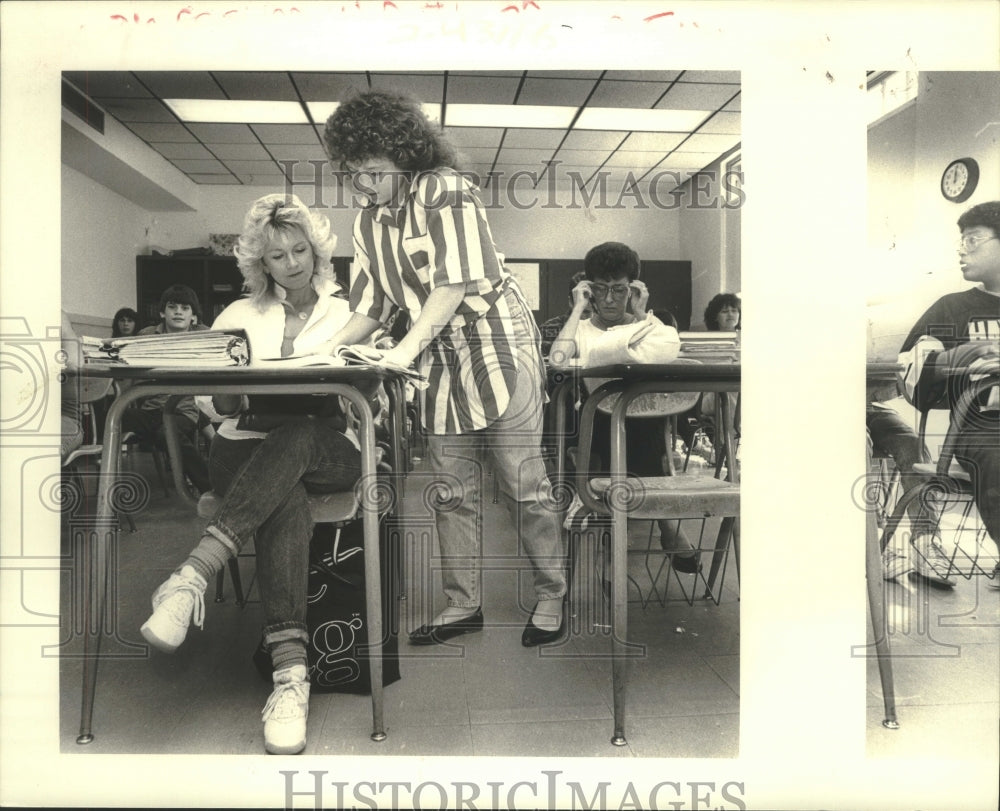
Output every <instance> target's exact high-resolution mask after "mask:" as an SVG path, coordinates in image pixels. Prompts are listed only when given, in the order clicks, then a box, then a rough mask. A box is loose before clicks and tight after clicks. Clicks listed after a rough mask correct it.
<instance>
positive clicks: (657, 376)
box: [549, 363, 741, 382]
mask: <svg viewBox="0 0 1000 811" xmlns="http://www.w3.org/2000/svg"><path fill="white" fill-rule="evenodd" d="M549 371H550V374H560V373H561V374H564V375H577V376H579V377H611V378H618V379H622V380H636V381H639V380H679V381H684V382H687V381H691V382H699V381H709V380H716V381H726V382H731V381H739V380H740V374H741V372H740V364H738V363H616V364H612V365H609V366H590V367H586V368H584V367H581V366H565V367H551V368H550V370H549Z"/></svg>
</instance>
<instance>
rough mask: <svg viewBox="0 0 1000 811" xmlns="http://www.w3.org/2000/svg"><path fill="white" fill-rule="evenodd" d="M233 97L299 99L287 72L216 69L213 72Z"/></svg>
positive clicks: (266, 99)
mask: <svg viewBox="0 0 1000 811" xmlns="http://www.w3.org/2000/svg"><path fill="white" fill-rule="evenodd" d="M212 75H213V76H214V77H215V79H216V81H217V82H218V83H219V84H220V85H222V88H223V90H225V91H226V95H227V96H228V97H229V98H231V99H254V100H262V101H298V100H299V97H298V94H296V92H295V88H294V87H293V85H292V82H291V80H290V79H289V78H288V74H287V73H283V72H282V73H274V72H263V71H249V70H247V71H244V70H234V71H215V72H214V73H213V74H212Z"/></svg>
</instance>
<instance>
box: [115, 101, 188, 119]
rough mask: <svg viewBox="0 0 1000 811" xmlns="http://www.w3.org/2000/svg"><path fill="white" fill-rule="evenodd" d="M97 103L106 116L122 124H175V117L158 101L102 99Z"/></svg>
mask: <svg viewBox="0 0 1000 811" xmlns="http://www.w3.org/2000/svg"><path fill="white" fill-rule="evenodd" d="M98 103H99V105H100V106H101V107H103V108H104V110H105V111H106V112H107V113H108V114H110V115H113V116H114V117H115V118H117V119H118V120H119V121H121V122H122V123H128V122H131V121H142V122H148V123H154V122H158V121H163V122H169V123H174V124H175V123H177V116H175V115H174V114H173V113H172V112H171V111H170V108H169V107H167V106H166V105H165V104H164V103H163V102H162V101H160V100H159V99H102V100H101V101H100V102H98Z"/></svg>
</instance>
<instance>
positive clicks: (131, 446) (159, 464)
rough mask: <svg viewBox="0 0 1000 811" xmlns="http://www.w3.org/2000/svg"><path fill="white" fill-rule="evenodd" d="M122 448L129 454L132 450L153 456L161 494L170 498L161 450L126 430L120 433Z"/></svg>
mask: <svg viewBox="0 0 1000 811" xmlns="http://www.w3.org/2000/svg"><path fill="white" fill-rule="evenodd" d="M122 449H123V450H124V451H125V453H126V454H128V455H131V454H132V452H133V450H138V451H148V452H149V454H150V456H152V458H153V467H155V468H156V477H157V478H158V479H159V480H160V487H162V488H163V496H164V498H170V486H169V485H168V484H167V472H166V470H167V465H166V461H165V457H164V453H163V451H161V450H160V449H159V448H157V447H156V446H155V445H152V444H149V443H144V442H142V441H141V440H140V439H139V437H138V436H137V435H136V433H135V432H134V431H126V432H125V433H124V434H122Z"/></svg>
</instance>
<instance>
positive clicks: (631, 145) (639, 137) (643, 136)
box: [622, 132, 686, 154]
mask: <svg viewBox="0 0 1000 811" xmlns="http://www.w3.org/2000/svg"><path fill="white" fill-rule="evenodd" d="M685 137H686V133H682V132H633V133H632V134H631V135H630V136H629V137H628V138H627V139H626V141H625V143H624V144H622V149H631V150H635V151H637V152H659V153H661V154H664V153H666V152H669V151H670V150H671V149H676V148H677V147H678V145H679V144H680V143H681V141H683V140H684V138H685Z"/></svg>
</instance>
